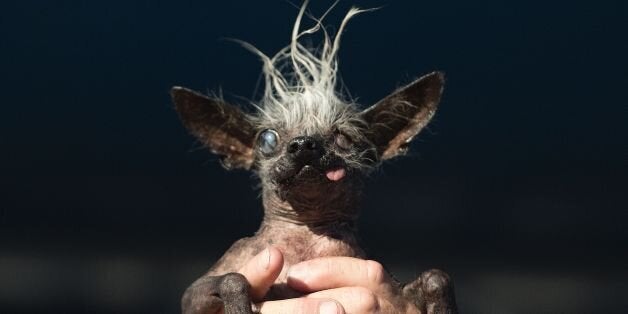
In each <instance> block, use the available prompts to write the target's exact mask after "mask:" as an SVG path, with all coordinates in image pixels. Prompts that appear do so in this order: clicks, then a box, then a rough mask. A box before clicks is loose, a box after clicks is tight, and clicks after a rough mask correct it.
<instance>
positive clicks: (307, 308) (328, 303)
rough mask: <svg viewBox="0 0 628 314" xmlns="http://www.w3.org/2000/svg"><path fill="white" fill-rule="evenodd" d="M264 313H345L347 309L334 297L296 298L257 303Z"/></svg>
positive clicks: (260, 310)
mask: <svg viewBox="0 0 628 314" xmlns="http://www.w3.org/2000/svg"><path fill="white" fill-rule="evenodd" d="M256 306H257V309H258V310H259V312H260V313H262V314H271V313H272V314H293V313H300V314H319V313H320V314H344V313H345V310H344V308H343V307H342V305H340V304H339V303H338V302H336V301H334V300H332V299H319V298H295V299H285V300H280V301H266V302H262V303H260V304H257V305H256Z"/></svg>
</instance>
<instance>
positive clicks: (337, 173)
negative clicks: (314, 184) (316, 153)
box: [325, 168, 345, 181]
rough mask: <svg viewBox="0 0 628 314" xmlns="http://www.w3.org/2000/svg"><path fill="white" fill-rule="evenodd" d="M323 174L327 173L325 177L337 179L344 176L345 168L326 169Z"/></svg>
mask: <svg viewBox="0 0 628 314" xmlns="http://www.w3.org/2000/svg"><path fill="white" fill-rule="evenodd" d="M325 174H326V175H327V179H329V180H331V181H338V180H340V179H342V178H344V177H345V168H338V169H332V170H328V171H327V172H326V173H325Z"/></svg>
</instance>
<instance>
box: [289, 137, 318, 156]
mask: <svg viewBox="0 0 628 314" xmlns="http://www.w3.org/2000/svg"><path fill="white" fill-rule="evenodd" d="M287 151H288V154H289V155H291V156H292V157H293V158H294V159H296V160H299V161H302V162H309V161H313V160H316V159H319V158H321V156H322V155H323V145H322V144H321V142H320V141H318V140H316V139H315V138H313V137H311V136H297V137H295V138H293V139H292V140H291V141H290V143H288V147H287Z"/></svg>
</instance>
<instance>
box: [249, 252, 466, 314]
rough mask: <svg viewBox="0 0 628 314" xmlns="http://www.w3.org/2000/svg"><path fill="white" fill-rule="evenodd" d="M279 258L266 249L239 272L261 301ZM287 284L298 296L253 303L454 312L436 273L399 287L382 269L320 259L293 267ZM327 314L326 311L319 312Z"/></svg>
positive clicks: (300, 308) (261, 307)
mask: <svg viewBox="0 0 628 314" xmlns="http://www.w3.org/2000/svg"><path fill="white" fill-rule="evenodd" d="M282 265H283V256H282V254H281V252H280V251H279V250H277V249H276V248H268V249H267V250H265V251H263V252H262V253H260V254H259V255H258V256H256V257H255V258H253V259H252V260H251V261H250V262H249V263H248V264H247V265H246V266H245V267H243V269H241V270H240V273H241V274H243V275H244V276H245V277H246V278H247V279H248V281H249V283H250V284H251V290H250V291H251V297H252V299H253V300H254V301H258V300H261V298H263V296H264V295H265V294H266V292H268V289H269V288H270V286H271V285H272V284H273V283H274V281H275V279H276V277H277V276H278V275H279V273H280V272H281V266H282ZM288 285H289V286H290V287H291V288H293V289H295V290H297V291H301V292H303V293H306V295H305V296H304V297H301V298H294V299H285V300H278V301H266V302H261V303H259V304H256V308H257V310H258V311H260V312H261V313H345V312H346V313H455V312H456V305H455V300H454V297H453V289H452V287H451V286H450V283H449V277H448V276H447V275H446V274H445V273H443V272H441V271H437V270H431V271H428V272H425V273H423V274H422V275H421V276H420V277H419V279H417V280H416V281H414V282H412V283H411V284H408V285H406V286H405V287H403V288H402V287H401V285H399V283H397V282H396V281H395V280H394V279H392V278H391V277H390V276H389V275H388V273H387V272H386V271H385V270H384V268H383V267H382V265H381V264H380V263H378V262H376V261H372V260H362V259H358V258H352V257H323V258H317V259H313V260H309V261H305V262H302V263H299V264H296V265H293V266H291V267H290V268H289V270H288ZM325 311H328V312H325Z"/></svg>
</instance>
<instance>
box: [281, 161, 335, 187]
mask: <svg viewBox="0 0 628 314" xmlns="http://www.w3.org/2000/svg"><path fill="white" fill-rule="evenodd" d="M275 174H276V179H275V181H276V182H277V183H278V184H280V185H284V186H285V185H290V184H292V183H294V182H296V181H299V182H301V181H303V182H321V183H323V182H328V183H332V182H339V181H342V180H343V179H344V178H345V177H346V176H347V167H346V165H345V164H344V162H343V161H342V160H341V159H334V160H332V161H328V162H321V163H320V164H318V165H311V164H305V165H292V166H291V167H290V166H288V167H282V166H276V168H275Z"/></svg>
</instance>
